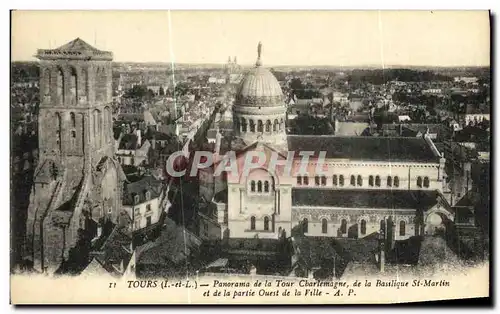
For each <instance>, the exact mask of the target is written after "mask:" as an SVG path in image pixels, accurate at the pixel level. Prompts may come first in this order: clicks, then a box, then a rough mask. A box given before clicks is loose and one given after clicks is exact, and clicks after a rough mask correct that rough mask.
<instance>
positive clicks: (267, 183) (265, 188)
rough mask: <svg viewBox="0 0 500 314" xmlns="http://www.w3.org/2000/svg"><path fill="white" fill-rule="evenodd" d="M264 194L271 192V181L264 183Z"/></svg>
mask: <svg viewBox="0 0 500 314" xmlns="http://www.w3.org/2000/svg"><path fill="white" fill-rule="evenodd" d="M264 192H266V193H267V192H269V181H264Z"/></svg>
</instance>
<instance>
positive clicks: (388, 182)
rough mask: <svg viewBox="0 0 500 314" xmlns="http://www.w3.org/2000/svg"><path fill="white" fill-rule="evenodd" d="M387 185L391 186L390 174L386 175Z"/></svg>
mask: <svg viewBox="0 0 500 314" xmlns="http://www.w3.org/2000/svg"><path fill="white" fill-rule="evenodd" d="M387 186H388V187H391V186H392V177H391V176H388V177H387Z"/></svg>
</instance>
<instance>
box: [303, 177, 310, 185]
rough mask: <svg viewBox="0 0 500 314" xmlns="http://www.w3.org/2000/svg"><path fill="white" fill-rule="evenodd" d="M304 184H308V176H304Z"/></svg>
mask: <svg viewBox="0 0 500 314" xmlns="http://www.w3.org/2000/svg"><path fill="white" fill-rule="evenodd" d="M303 180H304V185H309V177H304V179H303Z"/></svg>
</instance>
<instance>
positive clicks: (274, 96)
mask: <svg viewBox="0 0 500 314" xmlns="http://www.w3.org/2000/svg"><path fill="white" fill-rule="evenodd" d="M261 47H262V45H261V44H260V43H259V48H258V58H257V62H256V63H255V67H254V68H252V69H250V70H249V71H248V72H247V73H246V74H245V76H244V78H243V80H242V81H241V83H240V85H239V87H238V90H237V94H236V104H239V105H244V106H252V105H257V106H275V105H276V104H281V103H282V101H283V92H282V90H281V86H280V84H279V83H278V80H277V79H276V77H275V76H274V75H273V74H272V73H271V71H269V70H268V69H266V68H264V67H263V66H262V60H261Z"/></svg>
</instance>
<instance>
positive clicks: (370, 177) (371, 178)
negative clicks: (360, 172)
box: [368, 176, 373, 186]
mask: <svg viewBox="0 0 500 314" xmlns="http://www.w3.org/2000/svg"><path fill="white" fill-rule="evenodd" d="M368 185H369V186H373V176H369V177H368Z"/></svg>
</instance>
